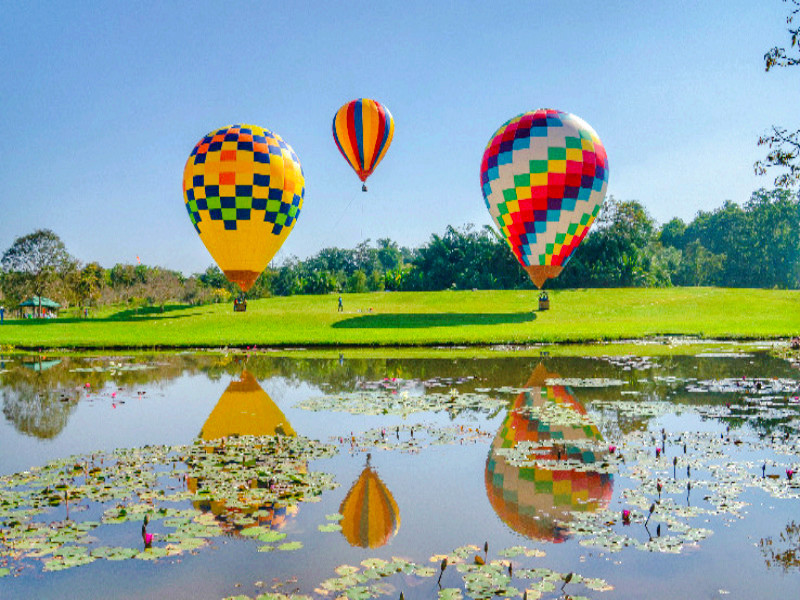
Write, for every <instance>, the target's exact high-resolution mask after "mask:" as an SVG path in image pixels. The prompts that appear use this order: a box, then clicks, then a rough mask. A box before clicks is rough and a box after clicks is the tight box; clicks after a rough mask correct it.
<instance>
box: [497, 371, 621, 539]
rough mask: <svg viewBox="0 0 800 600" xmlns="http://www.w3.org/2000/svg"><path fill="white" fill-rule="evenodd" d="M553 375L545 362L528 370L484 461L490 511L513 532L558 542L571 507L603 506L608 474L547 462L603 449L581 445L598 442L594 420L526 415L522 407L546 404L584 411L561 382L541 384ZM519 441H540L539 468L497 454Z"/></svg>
mask: <svg viewBox="0 0 800 600" xmlns="http://www.w3.org/2000/svg"><path fill="white" fill-rule="evenodd" d="M551 377H555V375H554V374H551V373H548V372H547V370H546V369H545V367H544V365H541V364H540V365H539V366H538V367H537V368H536V369H535V370H534V371H533V373H532V374H531V377H530V379H529V380H528V383H527V384H526V387H527V388H530V389H528V390H526V391H523V392H522V393H521V394H519V396H517V398H516V400H515V401H514V405H513V407H512V408H511V409H510V410H509V411H508V416H507V417H506V419H505V421H504V422H503V424H502V426H501V427H500V429H499V430H498V432H497V434H496V436H495V439H494V440H493V442H492V448H491V450H490V452H489V457H488V458H487V460H486V470H485V483H486V494H487V496H488V497H489V502H490V504H491V505H492V508H493V509H494V511H495V513H497V515H498V516H499V517H500V519H501V520H502V521H503V522H504V523H506V524H507V525H508V526H509V527H511V528H512V529H513V530H514V531H516V532H518V533H521V534H522V535H525V536H526V537H529V538H535V539H541V540H547V541H551V542H556V543H557V542H563V541H564V540H566V539H567V537H568V534H567V530H566V528H565V527H564V526H563V525H562V524H561V523H563V522H566V521H569V518H570V513H571V512H572V511H594V510H597V509H598V508H601V507H606V506H608V503H609V501H610V500H611V494H612V490H613V478H612V476H611V475H610V474H608V473H601V472H599V471H593V470H591V469H588V470H579V469H575V468H570V467H568V466H565V467H564V468H552V466H550V465H551V463H550V461H554V460H561V459H564V460H566V459H571V460H572V461H575V460H577V461H579V462H582V463H584V464H593V463H596V462H599V461H600V460H602V456H603V454H604V452H605V451H604V450H603V451H593V450H587V449H586V446H587V444H586V442H597V443H598V445H599V443H600V442H602V439H603V438H602V435H601V434H600V431H599V430H598V429H597V427H596V426H595V425H593V424H588V423H584V424H582V425H578V424H575V425H564V424H555V423H549V422H544V421H543V420H541V419H538V418H535V417H532V416H530V415H528V414H526V411H525V409H526V407H541V406H544V405H546V404H548V403H553V404H558V405H560V406H561V407H563V408H566V409H568V410H571V411H575V413H576V414H578V415H585V414H586V409H584V407H583V405H582V404H581V403H580V401H578V399H577V398H575V396H574V394H573V393H572V391H571V390H570V389H569V388H567V387H564V386H559V385H546V381H547V379H549V378H551ZM521 441H530V442H539V444H541V445H542V447H541V448H540V449H539V451H537V452H536V455H535V456H536V458H538V459H540V460H541V459H544V460H547V461H548V463H545V464H543V465H542V466H539V465H536V466H533V467H528V466H524V467H518V466H514V465H512V464H510V462H509V461H508V460H507V458H506V457H505V456H504V455H503V454H502V452H498V449H500V448H513V447H515V446H516V445H517V443H519V442H521Z"/></svg>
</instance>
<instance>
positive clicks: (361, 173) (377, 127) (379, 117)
mask: <svg viewBox="0 0 800 600" xmlns="http://www.w3.org/2000/svg"><path fill="white" fill-rule="evenodd" d="M393 136H394V119H393V118H392V113H390V112H389V109H388V108H386V107H385V106H383V105H382V104H380V103H379V102H377V101H375V100H370V99H369V98H359V99H358V100H351V101H350V102H348V103H347V104H345V105H344V106H342V107H341V108H340V109H339V110H338V111H336V115H334V117H333V139H334V141H335V142H336V146H337V147H338V148H339V152H341V153H342V156H344V158H345V160H346V161H347V162H348V163H349V164H350V166H351V167H352V168H353V170H354V171H355V172H356V175H358V178H359V179H360V180H361V181H362V183H363V185H362V186H361V191H363V192H366V191H367V184H366V181H367V177H369V176H370V175H371V174H372V172H373V171H374V170H375V167H377V166H378V163H379V162H381V160H382V159H383V157H384V155H385V154H386V151H387V150H388V149H389V144H391V143H392V137H393Z"/></svg>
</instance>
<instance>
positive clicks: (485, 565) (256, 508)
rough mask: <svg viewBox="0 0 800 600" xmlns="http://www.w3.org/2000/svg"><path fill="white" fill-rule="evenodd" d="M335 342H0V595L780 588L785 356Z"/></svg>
mask: <svg viewBox="0 0 800 600" xmlns="http://www.w3.org/2000/svg"><path fill="white" fill-rule="evenodd" d="M643 352H646V348H645V349H644V350H643ZM347 354H348V353H347V352H346V351H345V353H344V354H342V355H340V356H338V357H333V358H307V357H304V355H303V353H297V354H294V355H290V356H277V355H275V354H272V353H269V352H240V353H228V354H210V353H207V354H203V353H181V354H164V353H162V354H153V355H146V354H136V355H125V356H123V355H118V356H96V357H85V358H78V357H74V356H70V355H64V356H61V355H58V356H56V355H53V356H50V355H48V356H40V357H34V356H23V355H6V356H3V357H0V400H1V401H2V410H3V417H4V418H3V419H2V420H0V532H2V537H0V597H2V598H64V597H80V598H161V597H170V598H187V599H188V598H192V599H197V598H203V599H204V598H209V599H215V600H218V599H221V598H227V597H232V596H233V597H237V596H240V597H243V598H244V597H249V598H256V597H259V596H261V597H264V598H274V599H284V598H287V597H308V598H314V599H316V598H320V599H321V598H330V599H334V598H340V597H345V598H349V599H351V600H358V599H362V598H397V597H399V596H400V594H401V593H402V594H403V597H404V598H407V599H409V600H412V599H415V598H420V599H422V598H434V597H439V598H453V599H457V598H491V597H495V596H497V597H508V598H514V597H519V598H523V596H527V598H529V599H533V598H572V599H579V598H607V599H609V600H611V599H617V598H645V597H646V598H674V597H687V598H723V597H724V598H752V597H764V596H765V595H766V593H767V592H769V594H770V595H774V596H775V597H796V596H797V589H798V586H800V518H798V506H799V504H798V498H800V474H798V475H797V476H796V477H795V476H794V472H795V471H796V470H798V469H800V456H798V442H799V441H800V440H799V438H798V430H799V429H800V398H798V395H800V389H798V386H799V385H800V384H799V383H798V380H800V370H798V369H797V367H796V366H793V365H792V364H791V363H790V362H789V361H786V360H783V359H780V358H776V357H774V356H771V355H770V354H768V353H767V352H765V351H764V352H759V351H749V352H746V351H744V350H742V349H741V348H739V347H737V346H735V345H725V346H724V347H722V348H721V350H720V351H718V352H705V353H701V354H699V355H696V356H669V357H653V358H647V357H613V356H606V357H583V358H567V357H550V356H538V357H531V356H519V355H516V354H515V353H513V352H507V353H501V352H498V353H497V356H496V357H492V358H452V357H447V358H444V357H441V358H437V356H444V355H441V354H437V353H432V356H431V357H430V358H413V359H412V358H408V359H404V358H394V359H363V358H350V357H349V356H348V355H347Z"/></svg>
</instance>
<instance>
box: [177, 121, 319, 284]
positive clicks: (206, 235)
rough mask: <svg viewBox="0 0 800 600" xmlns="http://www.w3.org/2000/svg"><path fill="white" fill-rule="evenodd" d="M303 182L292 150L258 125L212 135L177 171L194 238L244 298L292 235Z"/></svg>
mask: <svg viewBox="0 0 800 600" xmlns="http://www.w3.org/2000/svg"><path fill="white" fill-rule="evenodd" d="M304 195H305V177H304V176H303V169H302V167H301V166H300V160H299V159H298V158H297V155H296V154H295V153H294V150H292V148H291V146H289V144H287V143H286V142H284V141H283V139H282V138H281V137H280V136H279V135H278V134H276V133H273V132H271V131H269V130H268V129H264V128H263V127H258V126H256V125H231V126H229V127H223V128H222V129H217V130H216V131H212V132H211V133H209V134H208V135H206V136H205V137H203V139H201V140H200V141H199V142H197V144H196V145H195V147H194V149H193V150H192V153H191V155H190V156H189V159H188V160H187V161H186V166H185V168H184V170H183V197H184V201H185V203H186V210H187V211H188V213H189V218H190V219H191V221H192V224H193V225H194V228H195V230H196V231H197V233H198V234H199V235H200V239H201V240H203V243H204V244H205V246H206V248H207V249H208V251H209V253H210V254H211V256H212V257H213V258H214V260H215V261H216V263H217V265H218V266H219V268H220V269H221V270H222V272H223V273H225V276H226V277H227V278H228V280H229V281H231V282H232V283H236V284H238V285H239V287H240V288H241V289H242V291H243V292H246V291H247V290H249V289H250V287H252V285H253V283H255V281H256V279H257V278H258V276H259V275H260V274H261V272H262V271H263V270H264V269H265V268H266V267H267V265H268V264H269V261H270V260H272V257H273V256H275V253H276V252H277V251H278V249H279V248H280V247H281V245H282V244H283V242H284V241H285V240H286V238H287V236H288V235H289V233H291V231H292V229H293V227H294V225H295V223H296V221H297V218H298V217H299V216H300V209H301V208H302V207H303V196H304Z"/></svg>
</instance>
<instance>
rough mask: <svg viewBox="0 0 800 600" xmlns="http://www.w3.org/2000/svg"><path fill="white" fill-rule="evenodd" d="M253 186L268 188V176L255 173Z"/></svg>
mask: <svg viewBox="0 0 800 600" xmlns="http://www.w3.org/2000/svg"><path fill="white" fill-rule="evenodd" d="M253 185H257V186H259V187H269V175H262V174H261V173H255V174H254V175H253Z"/></svg>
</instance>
